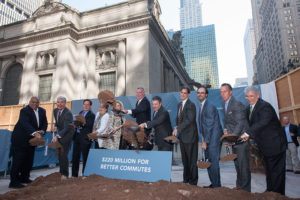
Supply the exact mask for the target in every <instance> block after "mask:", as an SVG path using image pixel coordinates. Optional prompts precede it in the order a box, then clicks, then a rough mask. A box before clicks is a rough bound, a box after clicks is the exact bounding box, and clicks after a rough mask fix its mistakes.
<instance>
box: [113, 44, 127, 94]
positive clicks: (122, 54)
mask: <svg viewBox="0 0 300 200" xmlns="http://www.w3.org/2000/svg"><path fill="white" fill-rule="evenodd" d="M116 54H117V55H116V60H117V65H118V67H117V74H116V75H117V80H116V94H115V95H116V96H125V94H126V39H123V40H121V41H119V44H118V49H117V53H116Z"/></svg>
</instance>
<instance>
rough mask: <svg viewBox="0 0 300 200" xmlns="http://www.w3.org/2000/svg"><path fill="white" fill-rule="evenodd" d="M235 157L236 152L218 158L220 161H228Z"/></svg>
mask: <svg viewBox="0 0 300 200" xmlns="http://www.w3.org/2000/svg"><path fill="white" fill-rule="evenodd" d="M236 158H237V154H228V155H226V156H224V157H222V158H221V159H220V160H221V161H222V162H228V161H232V160H235V159H236Z"/></svg>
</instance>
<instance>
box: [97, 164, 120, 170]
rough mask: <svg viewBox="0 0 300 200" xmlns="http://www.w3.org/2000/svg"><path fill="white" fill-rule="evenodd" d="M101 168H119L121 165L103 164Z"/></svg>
mask: <svg viewBox="0 0 300 200" xmlns="http://www.w3.org/2000/svg"><path fill="white" fill-rule="evenodd" d="M100 169H109V170H118V169H119V165H109V164H101V165H100Z"/></svg>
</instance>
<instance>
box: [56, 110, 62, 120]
mask: <svg viewBox="0 0 300 200" xmlns="http://www.w3.org/2000/svg"><path fill="white" fill-rule="evenodd" d="M60 115H61V111H60V110H59V111H58V115H57V121H58V120H59V118H60Z"/></svg>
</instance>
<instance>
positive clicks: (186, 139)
mask: <svg viewBox="0 0 300 200" xmlns="http://www.w3.org/2000/svg"><path fill="white" fill-rule="evenodd" d="M179 107H180V103H179V104H178V106H177V112H178V110H179ZM177 116H178V113H177ZM176 125H177V131H178V134H179V137H178V138H179V140H180V141H181V142H183V143H194V142H198V129H197V123H196V106H195V104H194V103H193V102H191V100H190V99H187V101H186V102H185V105H184V107H183V110H182V112H181V114H180V122H179V123H178V122H176Z"/></svg>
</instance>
